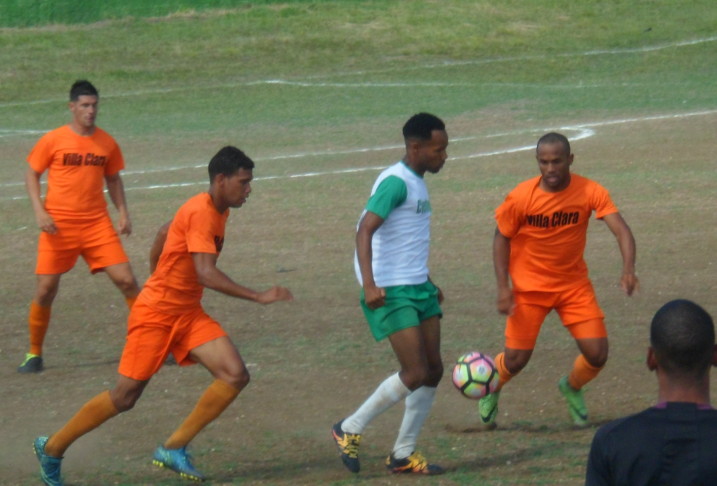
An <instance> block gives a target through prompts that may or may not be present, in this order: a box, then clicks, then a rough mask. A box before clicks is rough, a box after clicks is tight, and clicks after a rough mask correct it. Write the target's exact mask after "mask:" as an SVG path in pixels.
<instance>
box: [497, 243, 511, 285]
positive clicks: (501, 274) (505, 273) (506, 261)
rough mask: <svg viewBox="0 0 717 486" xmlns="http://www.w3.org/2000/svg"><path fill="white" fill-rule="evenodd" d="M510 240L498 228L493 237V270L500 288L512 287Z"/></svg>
mask: <svg viewBox="0 0 717 486" xmlns="http://www.w3.org/2000/svg"><path fill="white" fill-rule="evenodd" d="M509 268H510V240H509V239H508V238H506V237H505V236H503V235H502V234H501V233H500V232H499V231H498V230H496V232H495V237H494V238H493V270H494V271H495V280H496V284H497V286H498V289H509V288H510V273H509Z"/></svg>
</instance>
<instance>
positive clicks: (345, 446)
mask: <svg viewBox="0 0 717 486" xmlns="http://www.w3.org/2000/svg"><path fill="white" fill-rule="evenodd" d="M342 423H343V420H342V421H341V422H339V423H337V424H334V426H333V427H331V436H332V437H333V438H334V441H335V442H336V447H338V449H339V454H341V460H342V461H343V463H344V466H346V469H348V470H349V471H351V472H352V473H357V472H359V470H360V469H361V464H360V463H359V458H358V448H359V444H360V443H361V434H347V433H346V432H344V431H343V429H342V428H341V424H342Z"/></svg>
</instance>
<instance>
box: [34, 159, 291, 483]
mask: <svg viewBox="0 0 717 486" xmlns="http://www.w3.org/2000/svg"><path fill="white" fill-rule="evenodd" d="M253 168H254V162H253V161H252V160H251V159H250V158H249V157H247V156H246V155H245V154H244V153H243V152H242V151H241V150H239V149H238V148H236V147H231V146H228V147H224V148H222V149H221V150H220V151H219V152H217V154H216V155H215V156H214V157H213V158H212V160H211V161H210V162H209V180H210V185H209V191H208V192H204V193H201V194H198V195H196V196H194V197H192V198H190V199H189V200H188V201H187V202H186V203H185V204H184V205H182V207H180V208H179V210H178V211H177V213H176V214H175V216H174V218H173V219H172V221H171V223H170V224H169V227H168V228H167V227H166V226H165V227H163V228H162V229H161V230H160V233H159V235H158V237H157V238H156V239H155V242H154V244H153V245H154V246H153V249H152V252H151V255H160V256H159V261H158V262H157V264H156V268H155V269H154V271H153V272H152V275H151V276H150V277H149V279H148V280H147V283H146V284H145V285H144V288H143V289H142V292H141V293H140V294H139V296H138V298H137V301H136V303H135V305H134V306H133V307H132V310H131V311H130V315H129V320H128V330H127V342H126V344H125V347H124V350H123V352H122V358H121V359H120V364H119V370H118V371H119V378H118V379H117V382H116V384H115V387H114V388H113V389H112V390H109V391H104V392H102V393H100V394H99V395H97V396H95V397H94V398H92V399H91V400H90V401H88V402H87V403H86V404H85V405H84V406H83V407H82V408H81V409H80V410H79V411H78V412H77V414H76V415H75V416H74V417H73V418H72V419H70V421H69V422H67V423H66V424H65V425H64V426H63V427H62V428H61V429H60V430H59V431H58V432H56V433H55V434H53V435H52V436H50V437H49V438H48V437H38V438H37V439H35V443H34V446H35V454H36V456H37V458H38V460H39V461H40V474H41V477H42V479H43V481H44V482H45V484H47V485H58V484H62V480H61V478H60V465H61V461H62V457H63V455H64V454H65V451H66V450H67V448H68V447H69V446H70V445H71V444H72V443H73V442H74V441H75V440H77V439H78V438H79V437H81V436H83V435H84V434H86V433H88V432H90V431H91V430H92V429H94V428H96V427H98V426H99V425H101V424H102V423H104V422H106V421H107V420H109V419H111V418H112V417H114V416H115V415H117V414H119V413H121V412H124V411H127V410H129V409H131V408H132V407H134V404H135V402H137V400H138V399H139V397H140V396H141V395H142V392H143V391H144V388H145V387H146V386H147V383H149V380H150V378H151V377H152V376H153V375H154V374H155V373H156V372H157V371H159V369H160V368H161V367H162V364H163V363H164V362H165V360H166V358H167V356H168V355H169V353H172V354H173V355H174V358H175V359H176V361H177V363H178V364H180V365H191V364H194V363H200V364H201V365H202V366H204V367H205V368H206V369H207V370H208V371H209V372H210V373H211V374H212V376H213V377H214V380H213V382H212V383H211V384H210V385H209V387H208V388H207V389H206V391H205V392H204V394H203V395H202V397H201V398H200V399H199V401H198V402H197V404H196V406H195V408H194V410H193V411H192V412H191V413H190V414H189V416H188V417H187V418H186V419H185V420H184V422H182V424H181V425H180V426H179V428H178V429H177V430H175V431H174V433H173V434H172V435H171V436H170V437H169V438H168V439H167V440H166V441H165V442H164V444H163V445H161V446H160V447H158V448H157V449H156V451H155V453H154V459H153V463H154V464H155V465H157V466H160V467H164V468H167V469H171V470H172V471H175V472H177V473H178V474H179V475H180V476H182V477H183V478H185V479H193V480H202V479H204V476H203V475H202V474H201V473H200V472H199V471H197V470H196V469H194V467H193V465H192V463H191V461H190V459H189V455H188V454H187V453H186V447H187V444H189V442H190V441H191V440H192V439H193V438H194V437H195V436H196V435H197V434H198V433H199V432H200V431H201V430H202V429H203V428H204V427H205V426H206V425H207V424H209V423H210V422H211V421H212V420H214V419H215V418H217V417H218V416H219V415H220V414H221V413H222V412H223V411H224V409H226V407H228V406H229V404H231V403H232V401H234V399H235V398H236V397H237V395H238V394H239V392H240V391H241V390H242V389H243V388H244V387H245V386H246V385H247V384H248V383H249V372H248V371H247V369H246V366H245V364H244V361H243V359H242V357H241V356H240V354H239V351H238V350H237V348H236V347H235V346H234V344H233V343H232V341H231V340H230V339H229V337H228V336H227V333H226V332H225V331H224V330H223V329H222V327H221V326H220V325H219V323H218V322H216V321H215V320H214V319H212V318H211V317H210V316H209V315H207V314H206V313H205V312H204V309H203V308H202V305H201V298H202V293H203V291H204V288H205V287H207V288H210V289H213V290H216V291H218V292H222V293H224V294H227V295H230V296H232V297H237V298H240V299H246V300H251V301H254V302H258V303H260V304H271V303H273V302H278V301H288V300H293V297H292V295H291V292H290V291H289V290H288V289H286V288H284V287H278V286H275V287H271V288H270V289H268V290H265V291H262V292H258V291H255V290H252V289H250V288H247V287H244V286H242V285H239V284H238V283H236V282H234V281H233V280H232V279H231V278H229V277H228V276H227V275H226V274H225V273H224V272H222V271H221V270H219V269H218V268H217V266H216V264H217V259H218V258H219V253H220V252H221V250H222V247H223V245H224V228H225V224H226V221H227V218H228V217H229V208H239V207H241V206H242V205H243V204H244V203H245V202H246V200H247V198H248V197H249V193H250V192H251V180H252V177H253V175H252V171H253ZM165 233H166V238H165V236H164V234H165ZM160 248H161V251H160Z"/></svg>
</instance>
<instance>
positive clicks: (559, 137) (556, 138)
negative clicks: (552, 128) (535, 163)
mask: <svg viewBox="0 0 717 486" xmlns="http://www.w3.org/2000/svg"><path fill="white" fill-rule="evenodd" d="M552 143H559V144H562V146H563V148H564V149H565V153H566V155H570V154H571V152H570V142H569V141H568V137H566V136H565V135H563V134H562V133H558V132H550V133H546V134H545V135H543V136H542V137H540V138H539V139H538V143H537V145H536V146H535V150H536V151H537V150H538V148H540V146H541V145H543V144H552Z"/></svg>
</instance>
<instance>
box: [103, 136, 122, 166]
mask: <svg viewBox="0 0 717 486" xmlns="http://www.w3.org/2000/svg"><path fill="white" fill-rule="evenodd" d="M107 137H108V138H109V140H110V142H111V148H110V152H109V159H108V161H107V165H106V166H105V175H108V176H111V175H114V174H116V173H118V172H119V171H121V170H122V169H124V156H123V155H122V150H121V149H120V147H119V145H118V144H117V142H116V141H115V140H114V138H112V137H110V136H109V135H107Z"/></svg>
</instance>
